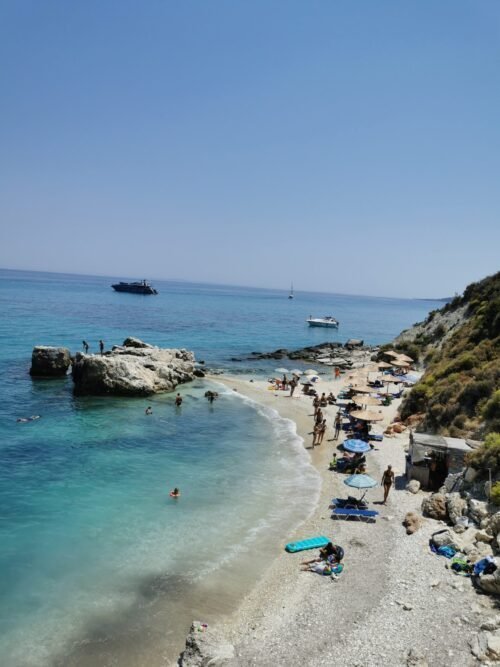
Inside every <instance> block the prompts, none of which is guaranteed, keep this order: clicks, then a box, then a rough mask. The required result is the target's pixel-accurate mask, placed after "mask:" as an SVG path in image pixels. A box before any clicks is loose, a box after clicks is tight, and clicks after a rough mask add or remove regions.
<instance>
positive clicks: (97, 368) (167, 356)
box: [72, 339, 195, 396]
mask: <svg viewBox="0 0 500 667" xmlns="http://www.w3.org/2000/svg"><path fill="white" fill-rule="evenodd" d="M130 341H131V345H130V346H127V345H126V343H128V342H130ZM137 343H142V341H139V340H138V339H127V340H125V343H124V346H123V347H115V348H113V350H112V351H111V352H107V353H106V354H104V355H98V354H92V355H88V354H81V353H77V354H76V356H75V358H74V360H73V369H72V375H73V381H74V383H75V387H74V391H75V394H77V395H80V396H81V395H94V396H101V395H106V394H109V395H115V396H149V395H150V394H156V393H159V392H164V391H173V390H174V389H175V388H176V387H177V385H179V384H182V383H184V382H190V381H191V380H193V379H194V377H195V374H194V355H193V353H192V352H188V351H187V350H176V349H172V350H168V349H163V348H159V347H153V346H151V345H147V344H145V343H142V345H138V344H137Z"/></svg>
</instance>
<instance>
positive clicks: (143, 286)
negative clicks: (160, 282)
mask: <svg viewBox="0 0 500 667" xmlns="http://www.w3.org/2000/svg"><path fill="white" fill-rule="evenodd" d="M111 287H112V288H113V289H114V290H115V291H116V292H130V293H131V294H158V292H157V290H155V288H154V287H152V286H151V285H150V284H149V283H148V282H147V281H146V280H141V281H140V282H135V283H124V282H120V283H116V284H115V285H111Z"/></svg>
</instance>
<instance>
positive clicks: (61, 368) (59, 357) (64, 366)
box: [30, 345, 71, 377]
mask: <svg viewBox="0 0 500 667" xmlns="http://www.w3.org/2000/svg"><path fill="white" fill-rule="evenodd" d="M70 365H71V354H70V351H69V350H68V348H67V347H48V346H46V345H37V346H36V347H34V348H33V352H32V354H31V368H30V375H32V376H33V377H62V376H64V375H66V373H67V372H68V368H69V367H70Z"/></svg>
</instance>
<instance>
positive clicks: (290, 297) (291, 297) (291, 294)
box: [288, 283, 294, 299]
mask: <svg viewBox="0 0 500 667" xmlns="http://www.w3.org/2000/svg"><path fill="white" fill-rule="evenodd" d="M288 298H289V299H293V298H294V295H293V283H292V286H291V287H290V294H289V295H288Z"/></svg>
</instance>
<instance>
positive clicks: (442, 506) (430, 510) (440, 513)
mask: <svg viewBox="0 0 500 667" xmlns="http://www.w3.org/2000/svg"><path fill="white" fill-rule="evenodd" d="M422 514H423V515H424V516H428V517H430V518H431V519H439V520H444V519H446V518H447V516H448V511H447V509H446V497H445V496H443V494H442V493H432V494H431V495H430V496H428V497H427V498H424V500H423V501H422Z"/></svg>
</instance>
